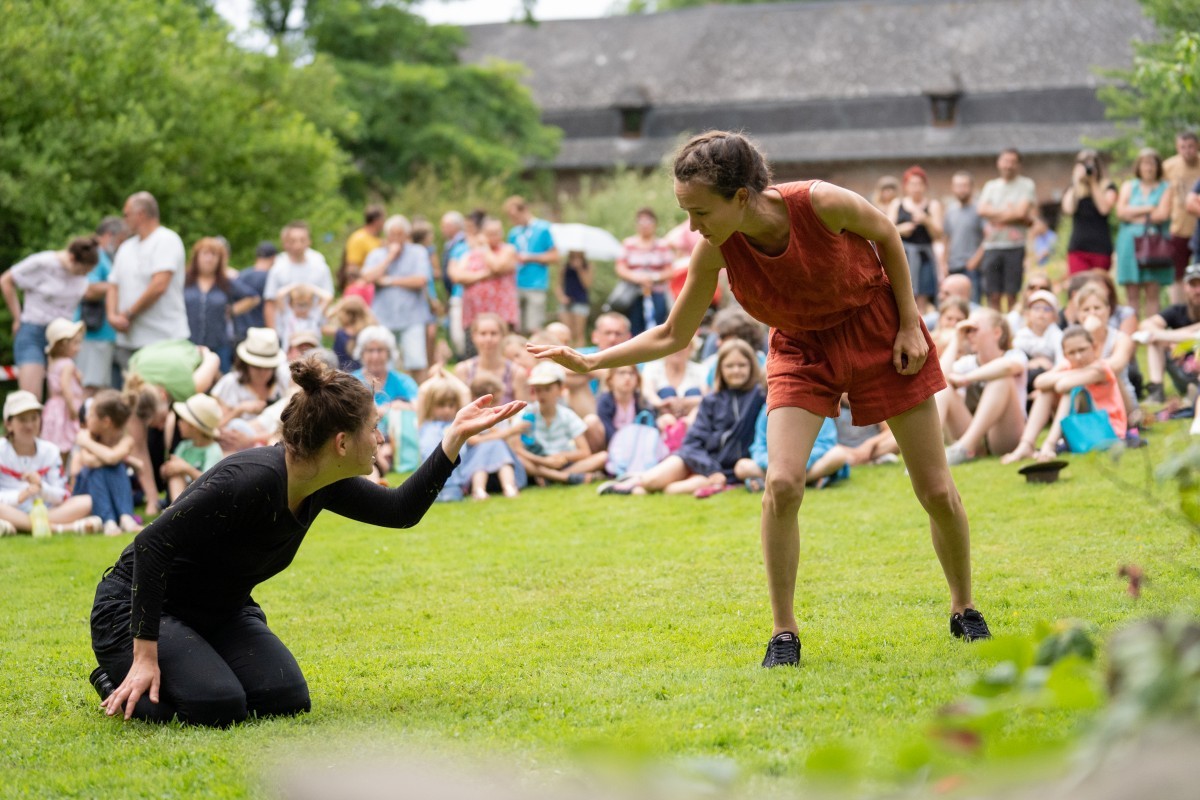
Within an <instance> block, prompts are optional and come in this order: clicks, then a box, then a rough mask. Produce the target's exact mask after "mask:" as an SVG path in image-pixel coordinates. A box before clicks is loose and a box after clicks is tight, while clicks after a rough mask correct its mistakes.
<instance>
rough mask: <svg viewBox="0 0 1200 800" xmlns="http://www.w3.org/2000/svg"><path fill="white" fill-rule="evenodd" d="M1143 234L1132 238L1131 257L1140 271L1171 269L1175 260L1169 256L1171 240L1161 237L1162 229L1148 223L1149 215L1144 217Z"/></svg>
mask: <svg viewBox="0 0 1200 800" xmlns="http://www.w3.org/2000/svg"><path fill="white" fill-rule="evenodd" d="M1144 227H1145V231H1146V232H1145V233H1143V234H1142V235H1141V236H1135V237H1133V255H1134V258H1135V259H1136V260H1137V264H1138V266H1139V267H1141V268H1142V269H1161V268H1162V267H1173V266H1174V265H1175V260H1174V258H1172V256H1171V240H1170V239H1168V238H1167V237H1166V236H1163V233H1162V228H1161V227H1159V226H1158V225H1152V224H1151V223H1150V215H1149V214H1147V215H1146V222H1145V224H1144Z"/></svg>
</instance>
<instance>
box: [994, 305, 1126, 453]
mask: <svg viewBox="0 0 1200 800" xmlns="http://www.w3.org/2000/svg"><path fill="white" fill-rule="evenodd" d="M1062 346H1063V359H1064V360H1063V362H1062V363H1060V364H1058V365H1057V366H1056V367H1055V368H1054V369H1052V370H1050V371H1049V372H1045V373H1042V374H1041V375H1039V376H1038V378H1037V380H1035V381H1034V387H1035V388H1036V389H1037V390H1038V394H1037V396H1036V397H1035V398H1034V400H1033V407H1032V408H1031V409H1030V411H1029V421H1028V422H1027V423H1026V425H1025V430H1024V431H1023V432H1022V434H1021V441H1020V442H1019V443H1018V444H1017V446H1016V447H1015V448H1013V450H1012V452H1010V453H1009V454H1008V455H1006V456H1004V457H1003V458H1002V459H1000V460H1001V463H1004V464H1011V463H1013V462H1016V461H1020V460H1022V459H1026V458H1034V457H1036V458H1037V459H1038V460H1039V461H1049V460H1051V459H1053V458H1054V457H1055V455H1056V454H1057V448H1058V441H1059V439H1061V438H1062V421H1063V418H1064V417H1066V415H1067V414H1068V413H1069V412H1070V411H1071V408H1070V400H1071V390H1072V389H1075V388H1077V387H1083V388H1085V389H1087V391H1088V393H1089V394H1091V396H1092V403H1093V405H1095V407H1096V408H1097V409H1098V410H1102V411H1106V412H1107V413H1108V421H1109V423H1110V424H1111V425H1112V428H1113V433H1115V434H1116V436H1117V438H1123V437H1124V436H1125V427H1126V423H1125V403H1124V401H1123V400H1122V398H1121V386H1120V383H1119V382H1118V381H1117V376H1116V373H1114V372H1113V370H1112V367H1110V366H1109V365H1108V363H1107V362H1106V361H1105V360H1104V359H1103V358H1101V357H1100V350H1099V348H1097V347H1096V345H1095V344H1094V343H1093V342H1092V334H1090V333H1089V332H1088V331H1087V330H1086V329H1084V328H1083V327H1082V326H1079V325H1073V326H1071V327H1070V328H1067V330H1066V331H1064V332H1063V341H1062ZM1047 423H1050V432H1049V433H1048V434H1047V435H1046V440H1045V442H1044V443H1043V444H1042V447H1041V449H1040V450H1037V451H1036V452H1035V451H1034V445H1035V444H1036V441H1037V436H1038V434H1039V433H1041V432H1042V429H1043V428H1045V427H1046V424H1047Z"/></svg>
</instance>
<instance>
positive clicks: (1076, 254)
mask: <svg viewBox="0 0 1200 800" xmlns="http://www.w3.org/2000/svg"><path fill="white" fill-rule="evenodd" d="M1089 269H1102V270H1104V271H1105V272H1108V271H1109V270H1110V269H1112V253H1088V252H1086V251H1084V250H1071V251H1070V252H1068V253H1067V274H1068V275H1075V274H1076V273H1079V272H1086V271H1088V270H1089Z"/></svg>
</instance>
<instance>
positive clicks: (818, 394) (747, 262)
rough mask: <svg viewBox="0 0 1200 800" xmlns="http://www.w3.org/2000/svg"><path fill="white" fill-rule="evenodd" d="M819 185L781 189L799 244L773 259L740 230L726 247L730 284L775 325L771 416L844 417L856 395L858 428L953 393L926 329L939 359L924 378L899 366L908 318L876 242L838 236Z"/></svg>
mask: <svg viewBox="0 0 1200 800" xmlns="http://www.w3.org/2000/svg"><path fill="white" fill-rule="evenodd" d="M816 183H817V181H799V182H797V183H784V184H780V185H778V186H774V187H771V188H773V189H775V190H776V191H778V192H779V193H780V194H781V195H782V196H783V198H784V200H785V201H786V202H787V208H788V216H789V218H790V220H791V226H792V230H791V240H790V241H789V242H788V246H787V250H785V251H784V252H783V253H781V254H780V255H778V256H768V255H764V254H763V253H761V252H759V251H758V250H756V249H754V248H753V247H752V246H751V245H750V243H749V242H747V241H746V238H745V236H743V235H742V234H741V233H734V234H733V235H732V236H730V237H729V239H728V240H726V242H725V243H724V244H722V245H721V255H722V256H723V257H724V259H725V265H726V267H727V274H728V276H729V288H730V289H731V290H732V291H733V295H734V297H736V298H737V299H738V302H739V303H741V304H742V307H743V308H745V309H746V311H747V312H748V313H749V314H750V315H751V316H753V317H754V318H755V319H757V320H759V321H761V322H764V323H766V324H767V325H770V326H771V328H772V330H771V346H770V354H769V355H768V357H767V410H768V412H770V411H772V410H774V409H776V408H780V407H796V408H803V409H805V410H806V411H811V412H812V413H814V414H817V415H819V416H823V417H836V416H837V415H838V402H839V400H840V399H841V395H842V393H843V392H846V393H848V394H849V397H850V409H851V411H852V413H853V418H854V424H855V425H871V424H874V423H877V422H882V421H883V420H886V419H889V418H891V417H894V416H896V415H897V414H900V413H903V412H905V411H908V410H909V409H911V408H913V407H915V406H917V405H919V404H920V403H921V402H922V401H924V400H926V399H927V398H929V397H931V396H932V395H933V394H934V393H936V392H937V391H938V390H940V389H943V388H945V386H946V380H945V378H944V377H943V376H942V370H941V367H940V366H939V365H938V357H937V350H936V348H935V347H934V344H933V340H932V339H931V338H930V336H929V331H928V330H927V329H926V328H925V323H924V322H922V323H921V331H922V333H924V335H925V341H926V343H927V344H928V345H929V357H928V358H927V359H926V360H925V365H924V366H923V367H922V368H921V371H920V372H918V373H917V374H916V375H901V374H899V373H898V372H896V369H895V367H894V366H893V365H892V347H893V345H894V344H895V341H896V334H897V333H898V332H899V330H900V314H899V312H898V311H897V309H896V300H895V297H894V296H893V294H892V285H891V282H890V281H889V280H888V278H887V274H886V273H885V272H884V271H883V264H882V262H881V261H880V260H879V256H878V254H877V253H876V251H875V247H874V245H873V244H872V243H871V242H869V241H867V240H866V239H864V238H862V237H861V236H858V235H857V234H853V233H849V232H843V233H840V234H838V233H832V232H831V231H830V230H829V229H828V228H826V227H825V225H824V223H822V222H821V220H820V218H819V217H818V216H817V213H816V211H815V210H814V209H813V206H812V197H811V194H810V193H811V190H812V187H813V186H814V185H816Z"/></svg>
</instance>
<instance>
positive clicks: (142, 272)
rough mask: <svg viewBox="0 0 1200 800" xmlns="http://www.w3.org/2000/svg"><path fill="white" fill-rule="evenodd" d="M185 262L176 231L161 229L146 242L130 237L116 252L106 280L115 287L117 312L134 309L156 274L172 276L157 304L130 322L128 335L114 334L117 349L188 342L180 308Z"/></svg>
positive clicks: (184, 309) (186, 324)
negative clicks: (166, 342) (132, 306)
mask: <svg viewBox="0 0 1200 800" xmlns="http://www.w3.org/2000/svg"><path fill="white" fill-rule="evenodd" d="M185 261H186V255H185V253H184V249H183V240H182V239H180V238H179V234H177V233H176V232H175V231H173V230H171V229H170V228H166V227H163V226H161V225H160V226H158V227H157V228H155V229H154V232H153V233H151V234H150V235H149V236H147V237H146V238H145V239H141V238H138V237H137V236H133V237H130V238H129V239H127V240H125V243H124V244H122V245H121V248H120V249H119V250H117V255H116V257H115V258H114V259H113V266H112V272H111V273H109V276H108V279H109V281H110V282H111V283H114V284H116V287H117V310H118V311H124V310H125V309H127V308H129V307H130V306H131V305H133V304H134V303H135V302H136V301H137V299H138V298H139V297H141V296H142V295H143V294H144V293H145V291H146V289H147V287H149V286H150V281H151V279H153V278H154V276H155V275H156V274H157V273H159V272H171V273H174V274H173V275H172V276H171V283H170V284H169V285H168V286H167V290H166V291H165V292H163V294H162V295H161V296H160V297H159V298H158V300H156V301H155V302H154V303H153V304H152V305H151V306H150V307H149V308H145V309H142V312H141V313H140V314H138V315H137V316H136V317H134V318H133V319H132V320H130V323H129V330H128V331H125V332H124V333H118V334H117V344H118V345H120V346H121V347H134V348H137V347H145V346H146V345H148V344H153V343H154V342H161V341H163V340H165V339H187V338H189V337H190V336H191V335H192V332H191V329H190V328H188V321H187V309H186V308H185V307H184V304H183V279H184V274H185V272H186V270H185V269H184V264H185Z"/></svg>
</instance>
